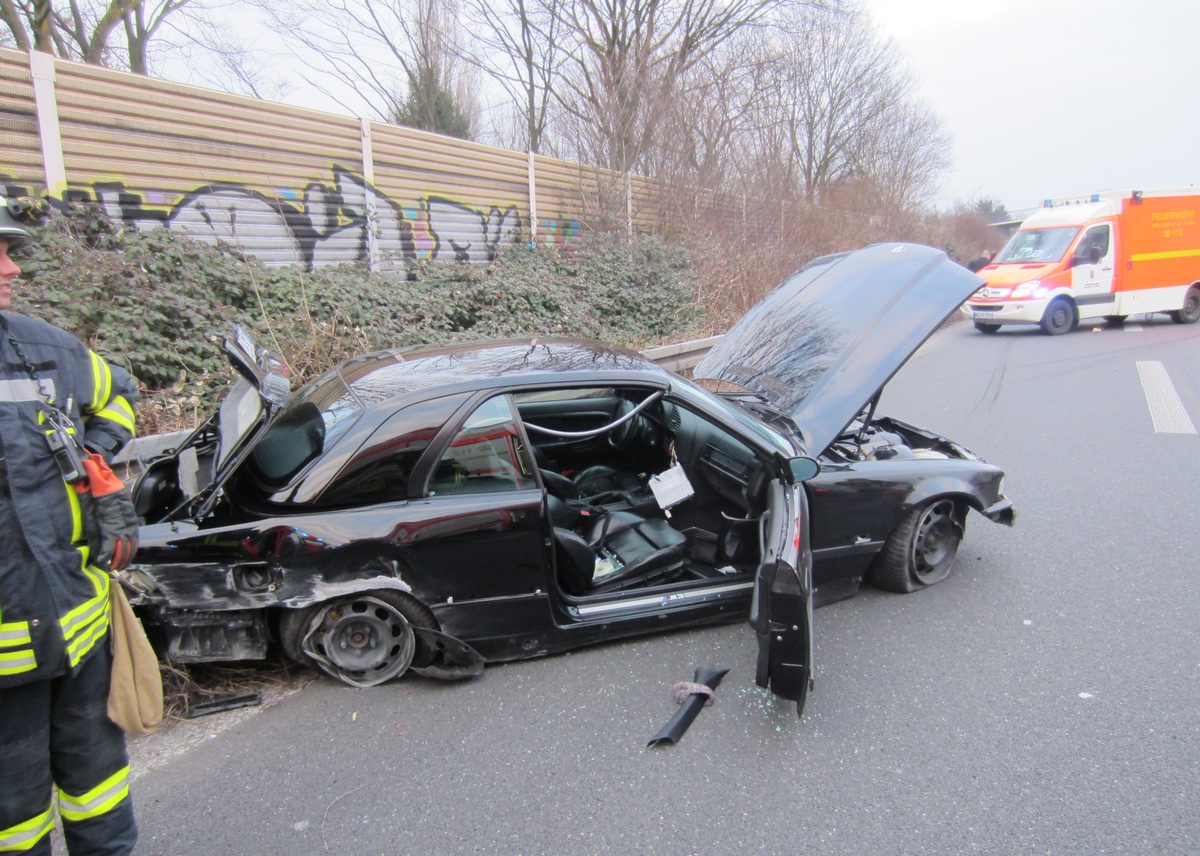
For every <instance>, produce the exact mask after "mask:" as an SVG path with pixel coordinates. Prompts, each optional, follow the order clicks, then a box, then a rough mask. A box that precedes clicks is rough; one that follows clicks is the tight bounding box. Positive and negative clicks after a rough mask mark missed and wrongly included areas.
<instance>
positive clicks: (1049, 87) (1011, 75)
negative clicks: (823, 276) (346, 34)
mask: <svg viewBox="0 0 1200 856" xmlns="http://www.w3.org/2000/svg"><path fill="white" fill-rule="evenodd" d="M850 2H855V0H850ZM857 2H858V3H859V5H860V6H863V7H864V8H866V10H867V11H868V12H870V14H871V16H872V18H873V20H874V21H875V23H876V25H877V26H878V27H879V29H880V32H881V34H882V35H884V36H885V37H888V38H891V39H892V40H894V41H895V43H896V45H897V46H898V47H899V49H900V51H901V53H902V54H903V56H904V57H905V59H906V61H907V63H908V65H909V67H910V68H911V70H912V72H913V74H914V76H915V79H916V87H917V91H916V94H917V96H918V97H919V98H920V99H921V100H923V101H924V102H925V103H926V104H927V105H928V106H929V107H931V108H932V109H933V110H934V112H936V113H937V114H938V116H940V117H941V119H942V121H943V123H944V125H945V128H946V130H947V131H948V132H949V133H950V135H951V137H952V138H953V148H952V152H951V158H952V165H951V169H950V170H949V172H948V173H947V174H946V176H945V180H944V183H943V186H942V192H941V195H940V197H939V199H938V205H939V207H941V208H949V207H950V206H951V205H952V204H953V203H955V202H957V201H964V202H974V201H975V200H977V199H979V198H981V197H990V198H992V199H995V200H997V201H999V202H1001V203H1003V204H1004V205H1005V207H1007V208H1008V209H1009V211H1010V212H1011V213H1016V212H1022V211H1026V210H1028V209H1031V208H1035V207H1037V206H1038V205H1040V204H1041V201H1042V200H1043V199H1045V198H1046V197H1048V196H1067V195H1079V194H1087V193H1092V192H1095V191H1098V190H1120V189H1126V190H1136V189H1147V188H1156V187H1186V186H1189V185H1193V184H1194V185H1200V51H1198V50H1197V47H1198V46H1200V0H857ZM284 100H286V101H288V102H291V103H298V104H304V105H306V106H312V107H316V108H317V109H329V110H332V111H334V112H345V110H344V109H338V108H337V107H336V106H330V105H331V104H332V103H333V102H329V101H328V99H324V98H322V97H321V96H319V95H318V94H317V93H314V92H313V91H312V90H311V88H307V87H305V86H303V84H301V85H300V86H299V87H298V88H297V89H296V90H295V91H293V92H292V93H290V95H289V96H288V97H286V98H285V99H284Z"/></svg>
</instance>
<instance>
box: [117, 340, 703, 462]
mask: <svg viewBox="0 0 1200 856" xmlns="http://www.w3.org/2000/svg"><path fill="white" fill-rule="evenodd" d="M719 341H721V337H720V336H709V337H708V338H707V339H695V340H693V341H691V342H678V343H676V344H674V345H663V346H661V347H658V348H650V349H648V350H645V351H642V356H644V357H646V359H648V360H653V361H654V362H656V363H658V364H659V365H660V366H662V367H663V368H664V369H667V370H668V371H673V372H683V371H688V370H689V369H692V368H695V366H696V364H697V363H699V362H700V360H701V359H703V357H704V355H705V354H707V353H708V351H709V349H710V348H712V346H713V345H715V344H717V342H719ZM189 433H191V432H190V431H171V432H170V433H167V434H148V435H146V436H145V437H135V438H134V439H133V440H132V441H130V443H129V444H128V445H127V446H125V448H124V449H122V450H121V451H120V452H119V453H118V454H117V455H116V456H114V457H113V460H112V463H113V464H114V465H116V464H122V465H124V466H125V470H126V473H125V477H126V478H130V477H132V476H133V475H135V474H136V472H137V471H138V470H139V469H140V468H141V462H142V461H148V460H150V459H151V458H153V457H155V456H156V455H161V454H162V453H163V452H166V451H167V450H169V449H173V448H175V446H176V445H178V444H179V442H180V441H182V440H183V439H184V438H185V437H186V436H187V435H188V434H189Z"/></svg>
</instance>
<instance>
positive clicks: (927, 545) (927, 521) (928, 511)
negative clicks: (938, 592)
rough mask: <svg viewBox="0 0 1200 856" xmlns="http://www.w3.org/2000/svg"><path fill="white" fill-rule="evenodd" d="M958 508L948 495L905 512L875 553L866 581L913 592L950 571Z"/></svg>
mask: <svg viewBox="0 0 1200 856" xmlns="http://www.w3.org/2000/svg"><path fill="white" fill-rule="evenodd" d="M962 536H963V523H962V511H961V510H960V508H959V506H958V504H957V503H956V502H955V501H954V500H953V499H950V498H949V497H940V498H938V499H931V500H929V501H928V502H926V503H923V504H921V505H919V506H917V507H916V508H914V509H913V510H912V511H910V512H909V513H908V514H906V515H905V516H904V519H903V520H901V521H900V523H899V524H897V526H896V528H895V529H894V530H893V531H892V534H891V535H889V536H888V539H887V543H886V544H884V545H883V550H881V551H880V553H879V555H878V556H876V557H875V562H874V564H873V565H872V566H871V571H870V574H869V580H870V582H871V583H872V584H873V585H875V586H877V587H879V588H881V589H884V590H886V591H895V592H901V593H905V592H913V591H918V590H919V589H923V588H928V587H929V586H931V585H934V584H935V583H939V582H941V581H942V580H944V579H945V578H946V576H947V575H948V574H949V573H950V566H951V565H953V564H954V557H955V556H957V555H958V547H959V545H960V544H961V543H962Z"/></svg>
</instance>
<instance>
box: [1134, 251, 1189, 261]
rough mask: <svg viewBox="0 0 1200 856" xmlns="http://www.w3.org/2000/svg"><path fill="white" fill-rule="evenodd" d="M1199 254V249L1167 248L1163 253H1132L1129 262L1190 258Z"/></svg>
mask: <svg viewBox="0 0 1200 856" xmlns="http://www.w3.org/2000/svg"><path fill="white" fill-rule="evenodd" d="M1196 256H1200V250H1168V251H1167V252H1163V253H1134V254H1133V255H1131V256H1130V257H1129V260H1130V261H1131V262H1153V261H1158V260H1159V259H1190V258H1195V257H1196Z"/></svg>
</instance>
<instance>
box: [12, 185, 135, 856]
mask: <svg viewBox="0 0 1200 856" xmlns="http://www.w3.org/2000/svg"><path fill="white" fill-rule="evenodd" d="M44 205H45V203H44V202H42V201H41V200H25V199H11V198H9V199H6V198H5V197H3V196H0V539H3V540H2V541H0V543H2V544H3V549H2V550H0V771H2V772H0V853H10V852H16V853H33V854H45V855H46V856H49V854H50V852H51V846H50V845H51V836H50V832H51V830H52V829H53V828H54V823H55V808H56V807H57V813H58V816H59V817H60V818H61V819H62V827H63V837H64V838H65V841H66V845H67V850H68V851H69V852H70V853H71V856H80V854H117V853H121V854H125V853H129V852H130V851H132V850H133V846H134V843H135V842H136V841H137V826H136V825H135V823H134V819H133V804H132V801H131V800H130V797H129V756H128V754H127V753H126V749H125V735H124V733H123V732H122V731H121V729H120V728H118V727H117V726H116V725H114V724H113V723H112V722H110V721H109V719H108V716H107V712H106V708H107V698H108V685H109V674H110V670H111V654H110V652H109V648H108V638H107V631H108V587H109V585H110V579H109V575H108V573H107V572H106V570H105V569H106V568H109V567H112V568H113V569H117V568H118V567H119V566H122V565H124V564H127V563H128V561H129V559H130V558H131V555H132V552H133V550H136V543H137V542H136V537H137V531H136V518H133V520H132V527H131V521H130V520H129V516H131V515H132V512H131V510H130V512H129V513H128V514H127V515H126V516H125V517H124V518H122V519H119V520H115V521H114V520H112V519H108V520H105V519H103V513H104V512H103V511H102V510H101V511H100V512H99V514H100V519H99V521H98V520H97V514H98V512H97V510H96V509H97V506H96V503H94V502H93V501H92V498H91V497H90V495H85V492H86V490H87V481H86V478H81V473H80V472H79V470H80V469H81V467H80V463H81V461H83V460H84V459H85V458H87V459H88V466H87V467H82V469H83V470H84V471H85V473H86V472H87V471H90V469H89V468H90V467H94V466H96V463H95V461H94V460H93V459H92V457H91V456H89V453H93V455H98V456H99V457H100V458H102V459H104V460H111V458H112V456H113V455H114V454H115V453H116V452H117V451H119V450H120V449H121V447H122V446H124V445H125V444H126V443H127V442H128V441H129V440H130V439H131V438H132V436H133V430H134V427H133V419H134V417H133V403H134V401H135V400H136V398H137V386H136V384H135V382H134V380H133V378H132V377H131V376H130V375H129V373H128V372H126V371H124V370H122V369H120V368H118V367H115V366H109V365H108V364H107V363H105V361H104V360H102V359H101V358H100V357H99V356H97V355H96V354H95V353H93V352H92V351H91V350H89V349H88V348H87V347H86V346H85V345H83V344H82V343H81V342H79V341H78V340H77V339H75V338H74V337H73V336H71V335H70V334H68V333H66V332H65V331H63V330H60V329H59V328H57V327H54V326H52V325H50V324H47V323H45V322H43V321H38V320H35V319H33V318H29V317H26V316H24V315H17V314H14V313H12V312H10V311H9V307H10V305H11V303H12V290H13V283H14V280H15V279H16V278H17V276H18V275H19V274H20V272H21V271H20V268H18V267H17V265H16V263H15V262H13V261H12V259H10V258H9V255H8V252H9V250H10V249H12V247H13V246H14V245H15V244H18V243H20V242H22V241H27V240H29V239H30V237H31V235H30V232H29V231H28V229H27V228H26V224H27V223H29V222H36V219H37V217H38V216H40V214H41V210H40V209H41V208H42V206H44ZM126 506H128V503H127V502H126ZM131 528H132V531H130V530H131ZM85 532H89V533H91V534H92V538H91V539H88V538H86V537H85ZM98 533H102V534H103V538H102V539H101V538H100V536H99V534H98ZM98 540H102V542H103V544H102V545H100V544H98V543H97V541H98ZM106 553H111V554H112V556H113V557H115V558H114V559H113V561H112V562H111V563H110V556H109V555H106ZM52 784H53V786H54V787H55V788H57V798H56V799H55V797H54V789H53V788H52Z"/></svg>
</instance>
